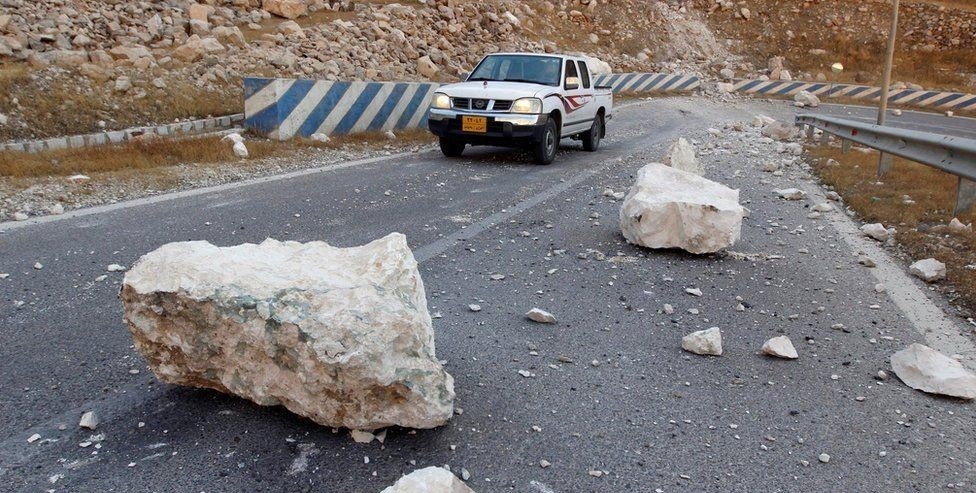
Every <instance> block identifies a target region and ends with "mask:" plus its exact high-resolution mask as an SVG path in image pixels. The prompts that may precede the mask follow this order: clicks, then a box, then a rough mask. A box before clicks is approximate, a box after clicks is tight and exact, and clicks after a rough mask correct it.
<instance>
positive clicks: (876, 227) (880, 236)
mask: <svg viewBox="0 0 976 493" xmlns="http://www.w3.org/2000/svg"><path fill="white" fill-rule="evenodd" d="M861 232H862V233H864V236H867V237H868V238H871V239H874V240H878V241H881V242H884V241H887V240H888V230H887V229H885V227H884V225H883V224H881V223H873V224H865V225H864V226H861Z"/></svg>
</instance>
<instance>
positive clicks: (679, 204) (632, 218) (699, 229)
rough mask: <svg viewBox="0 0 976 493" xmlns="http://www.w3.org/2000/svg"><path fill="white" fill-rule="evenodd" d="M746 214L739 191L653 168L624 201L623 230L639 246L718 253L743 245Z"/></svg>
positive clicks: (649, 167) (653, 165)
mask: <svg viewBox="0 0 976 493" xmlns="http://www.w3.org/2000/svg"><path fill="white" fill-rule="evenodd" d="M744 214H745V209H743V208H742V206H741V205H739V191H738V190H733V189H731V188H728V187H726V186H725V185H722V184H720V183H716V182H714V181H711V180H707V179H705V178H702V177H701V176H698V175H696V174H693V173H688V172H685V171H681V170H678V169H674V168H670V167H668V166H665V165H663V164H660V163H651V164H648V165H647V166H644V167H643V168H641V169H640V171H638V172H637V181H636V182H635V183H634V185H633V186H632V187H631V189H630V191H629V192H628V193H627V196H626V197H625V198H624V201H623V204H622V205H621V207H620V228H621V230H622V231H623V235H624V238H626V239H627V241H629V242H630V243H633V244H635V245H639V246H643V247H647V248H680V249H682V250H685V251H688V252H691V253H695V254H701V253H713V252H717V251H719V250H722V249H723V248H728V247H730V246H732V245H734V244H735V242H736V241H738V240H739V235H740V233H741V229H742V217H743V215H744Z"/></svg>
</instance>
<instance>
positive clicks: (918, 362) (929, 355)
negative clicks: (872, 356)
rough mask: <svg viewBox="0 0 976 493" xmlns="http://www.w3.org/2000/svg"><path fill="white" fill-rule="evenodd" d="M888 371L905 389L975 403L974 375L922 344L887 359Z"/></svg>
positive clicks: (975, 380) (909, 347)
mask: <svg viewBox="0 0 976 493" xmlns="http://www.w3.org/2000/svg"><path fill="white" fill-rule="evenodd" d="M891 368H892V369H893V370H894V371H895V375H898V378H900V379H901V381H902V382H905V385H908V386H909V387H911V388H913V389H917V390H921V391H923V392H928V393H930V394H942V395H948V396H952V397H959V398H961V399H976V375H973V374H972V373H970V372H969V371H967V370H966V368H965V367H963V366H962V364H961V363H959V362H958V361H956V360H954V359H952V358H950V357H948V356H946V355H944V354H942V353H940V352H938V351H936V350H934V349H932V348H930V347H928V346H925V345H922V344H912V345H911V346H908V347H907V348H906V349H902V350H901V351H898V352H897V353H895V354H893V355H891Z"/></svg>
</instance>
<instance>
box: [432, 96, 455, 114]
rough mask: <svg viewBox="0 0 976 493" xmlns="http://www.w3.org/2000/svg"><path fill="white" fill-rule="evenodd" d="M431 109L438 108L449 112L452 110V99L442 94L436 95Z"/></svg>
mask: <svg viewBox="0 0 976 493" xmlns="http://www.w3.org/2000/svg"><path fill="white" fill-rule="evenodd" d="M430 107H431V108H437V109H439V110H449V109H451V98H449V97H448V96H447V94H444V93H442V92H436V93H434V99H432V100H431V101H430Z"/></svg>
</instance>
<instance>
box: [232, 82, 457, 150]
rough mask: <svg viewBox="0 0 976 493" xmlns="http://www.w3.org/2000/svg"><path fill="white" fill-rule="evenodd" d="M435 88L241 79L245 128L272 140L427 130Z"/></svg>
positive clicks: (405, 84)
mask: <svg viewBox="0 0 976 493" xmlns="http://www.w3.org/2000/svg"><path fill="white" fill-rule="evenodd" d="M439 86H440V85H439V84H430V83H419V82H343V81H327V80H308V79H298V80H296V79H264V78H247V79H244V115H245V120H244V125H245V126H246V127H247V128H248V129H251V130H253V131H255V132H257V133H259V134H261V135H265V136H268V137H269V138H272V139H279V140H286V139H290V138H292V137H295V136H300V137H310V136H311V135H313V134H316V133H323V134H326V135H344V134H349V133H356V132H374V131H376V132H379V131H387V130H395V129H403V128H421V127H424V126H426V125H427V107H428V106H429V105H430V100H431V98H432V97H433V96H434V91H435V90H436V89H437V88H438V87H439Z"/></svg>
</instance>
